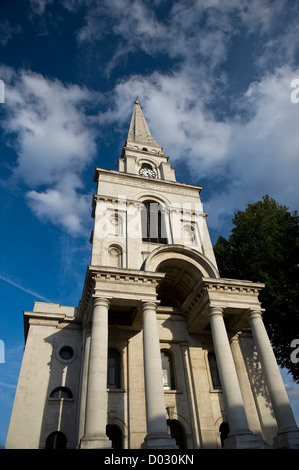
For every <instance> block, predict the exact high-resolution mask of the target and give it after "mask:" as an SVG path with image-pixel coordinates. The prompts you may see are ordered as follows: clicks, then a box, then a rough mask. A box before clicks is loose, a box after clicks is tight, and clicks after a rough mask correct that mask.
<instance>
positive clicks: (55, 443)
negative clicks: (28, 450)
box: [46, 431, 67, 449]
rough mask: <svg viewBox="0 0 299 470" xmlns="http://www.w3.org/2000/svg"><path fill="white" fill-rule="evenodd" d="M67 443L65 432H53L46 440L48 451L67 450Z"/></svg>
mask: <svg viewBox="0 0 299 470" xmlns="http://www.w3.org/2000/svg"><path fill="white" fill-rule="evenodd" d="M66 442H67V440H66V437H65V435H64V434H63V432H60V431H55V432H52V433H51V434H49V436H48V437H47V439H46V449H66Z"/></svg>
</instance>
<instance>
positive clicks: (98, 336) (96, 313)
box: [80, 298, 111, 449]
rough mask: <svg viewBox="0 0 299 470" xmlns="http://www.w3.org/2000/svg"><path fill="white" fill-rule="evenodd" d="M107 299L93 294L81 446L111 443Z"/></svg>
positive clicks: (98, 446) (97, 446) (93, 446)
mask: <svg viewBox="0 0 299 470" xmlns="http://www.w3.org/2000/svg"><path fill="white" fill-rule="evenodd" d="M108 308H109V300H108V299H105V298H95V299H94V302H93V318H92V328H91V344H90V354H89V368H88V379H87V397H86V415H85V434H84V437H83V438H82V439H81V443H80V447H81V449H100V448H107V447H108V448H109V447H111V442H110V440H109V438H108V437H107V435H106V421H107V409H106V406H107V396H106V395H107V353H108Z"/></svg>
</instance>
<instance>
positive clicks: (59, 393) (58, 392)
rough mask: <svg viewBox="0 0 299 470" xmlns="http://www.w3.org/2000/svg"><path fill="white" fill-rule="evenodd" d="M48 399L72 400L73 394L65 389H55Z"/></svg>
mask: <svg viewBox="0 0 299 470" xmlns="http://www.w3.org/2000/svg"><path fill="white" fill-rule="evenodd" d="M50 398H73V394H72V392H71V391H70V389H69V388H67V387H57V388H55V389H54V390H53V391H52V392H51V394H50Z"/></svg>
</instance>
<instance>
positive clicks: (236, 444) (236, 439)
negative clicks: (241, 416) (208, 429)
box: [223, 432, 266, 449]
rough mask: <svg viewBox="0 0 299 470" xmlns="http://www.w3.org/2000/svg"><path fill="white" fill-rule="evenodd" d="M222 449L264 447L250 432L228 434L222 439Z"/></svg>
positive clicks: (257, 437) (260, 440)
mask: <svg viewBox="0 0 299 470" xmlns="http://www.w3.org/2000/svg"><path fill="white" fill-rule="evenodd" d="M223 448H224V449H265V448H266V446H265V443H264V442H263V441H262V439H261V438H260V437H259V436H257V435H256V434H252V433H251V432H248V433H244V434H235V435H233V436H230V435H229V436H228V438H227V439H225V441H224V446H223Z"/></svg>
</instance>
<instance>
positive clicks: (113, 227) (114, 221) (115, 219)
mask: <svg viewBox="0 0 299 470" xmlns="http://www.w3.org/2000/svg"><path fill="white" fill-rule="evenodd" d="M109 232H110V234H111V235H114V236H121V235H122V234H123V220H122V217H121V216H120V215H119V214H118V213H117V212H115V214H114V215H111V217H110V229H109Z"/></svg>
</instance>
